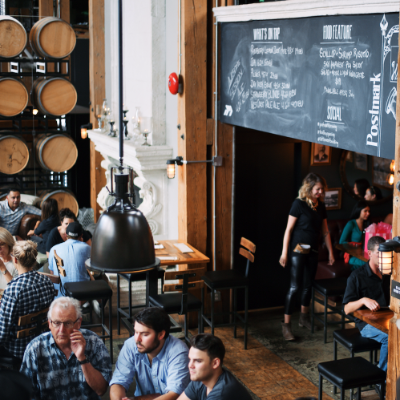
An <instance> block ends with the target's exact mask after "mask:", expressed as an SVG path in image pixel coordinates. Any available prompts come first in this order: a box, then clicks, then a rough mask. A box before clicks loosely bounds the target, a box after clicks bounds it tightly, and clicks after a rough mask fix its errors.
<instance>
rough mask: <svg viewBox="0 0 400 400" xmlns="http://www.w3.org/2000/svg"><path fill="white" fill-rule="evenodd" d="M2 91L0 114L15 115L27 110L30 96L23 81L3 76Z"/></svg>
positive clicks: (0, 88) (0, 90)
mask: <svg viewBox="0 0 400 400" xmlns="http://www.w3.org/2000/svg"><path fill="white" fill-rule="evenodd" d="M0 47H1V46H0ZM0 93H1V95H0V115H2V116H3V117H13V116H14V115H18V114H21V112H22V111H24V110H25V108H26V106H27V104H28V99H29V97H28V91H27V90H26V87H25V85H24V84H23V83H22V82H20V81H19V80H17V79H14V78H2V79H0Z"/></svg>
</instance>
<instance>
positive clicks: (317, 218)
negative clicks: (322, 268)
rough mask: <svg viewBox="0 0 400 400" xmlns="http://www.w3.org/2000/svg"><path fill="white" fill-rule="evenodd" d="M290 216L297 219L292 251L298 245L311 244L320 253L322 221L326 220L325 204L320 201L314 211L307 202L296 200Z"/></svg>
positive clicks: (291, 242)
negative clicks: (319, 240)
mask: <svg viewBox="0 0 400 400" xmlns="http://www.w3.org/2000/svg"><path fill="white" fill-rule="evenodd" d="M289 215H291V216H292V217H296V218H297V221H296V224H295V226H294V229H293V232H292V238H291V241H290V248H291V250H293V249H294V248H295V247H296V245H297V244H298V243H303V244H309V245H310V246H311V248H312V249H313V250H316V251H318V239H319V235H320V233H321V230H322V221H323V220H324V219H326V208H325V204H324V203H323V202H322V201H319V202H318V206H317V207H316V210H313V209H312V208H311V207H310V206H309V205H308V204H307V203H306V202H305V201H303V200H300V199H296V200H295V201H294V202H293V204H292V208H291V209H290V212H289Z"/></svg>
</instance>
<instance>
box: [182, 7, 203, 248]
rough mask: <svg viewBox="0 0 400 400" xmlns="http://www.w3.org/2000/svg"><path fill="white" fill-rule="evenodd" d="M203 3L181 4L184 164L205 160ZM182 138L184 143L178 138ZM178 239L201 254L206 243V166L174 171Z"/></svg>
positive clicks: (194, 166) (200, 165) (190, 165)
mask: <svg viewBox="0 0 400 400" xmlns="http://www.w3.org/2000/svg"><path fill="white" fill-rule="evenodd" d="M206 63H207V0H198V1H196V2H195V3H194V2H192V1H191V0H183V1H182V77H183V93H182V94H181V95H179V97H178V124H180V125H181V127H182V129H181V131H178V132H177V133H178V135H177V136H178V154H179V155H180V156H182V157H183V158H184V159H185V160H191V161H194V160H205V159H206V156H207V146H206V131H207V98H206V92H207V91H206V80H207V68H206V67H207V64H206ZM182 133H183V134H184V140H181V139H180V135H181V134H182ZM177 170H178V174H177V176H178V182H179V184H178V194H179V212H178V218H179V222H178V232H179V239H180V240H182V241H185V242H188V243H190V244H191V245H193V246H194V247H196V248H197V249H198V250H199V251H201V252H202V253H205V252H206V240H207V186H206V184H207V182H206V164H205V163H204V164H203V163H200V164H189V165H184V166H182V167H178V168H177Z"/></svg>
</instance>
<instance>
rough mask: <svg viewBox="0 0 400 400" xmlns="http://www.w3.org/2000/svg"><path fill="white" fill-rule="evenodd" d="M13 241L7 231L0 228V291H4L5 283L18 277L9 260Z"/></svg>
mask: <svg viewBox="0 0 400 400" xmlns="http://www.w3.org/2000/svg"><path fill="white" fill-rule="evenodd" d="M14 244H15V241H14V238H13V237H12V235H11V233H10V232H8V230H7V229H4V228H0V289H5V288H6V287H7V283H8V282H10V281H11V280H12V279H13V278H14V277H16V276H17V275H18V271H17V269H16V268H15V267H14V264H13V262H12V259H11V253H12V250H13V247H14Z"/></svg>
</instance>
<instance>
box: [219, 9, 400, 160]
mask: <svg viewBox="0 0 400 400" xmlns="http://www.w3.org/2000/svg"><path fill="white" fill-rule="evenodd" d="M398 24H399V14H396V13H393V14H386V15H383V14H369V15H351V16H345V15H341V16H327V17H313V18H299V19H287V20H268V21H250V22H232V23H223V24H222V27H221V97H220V103H219V118H220V120H221V121H223V122H225V123H228V124H232V125H237V126H243V127H247V128H251V129H257V130H259V131H264V132H270V133H274V134H277V135H282V136H288V137H292V138H297V139H301V140H306V141H310V142H314V143H320V144H322V145H326V146H332V147H338V148H342V149H347V150H352V151H357V152H360V153H365V154H370V155H375V156H380V157H384V158H391V159H393V158H394V143H395V122H396V98H397V74H398V68H397V57H398V51H399V48H398V34H399V25H398Z"/></svg>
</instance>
